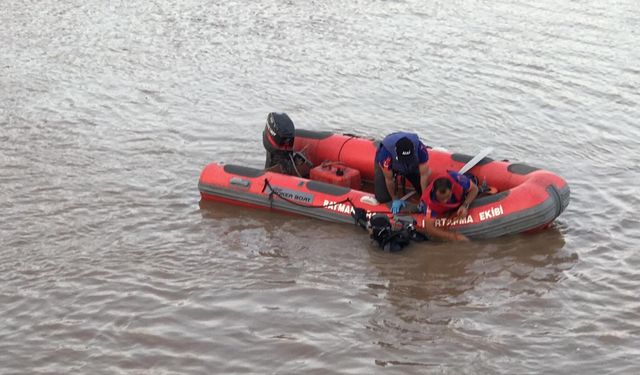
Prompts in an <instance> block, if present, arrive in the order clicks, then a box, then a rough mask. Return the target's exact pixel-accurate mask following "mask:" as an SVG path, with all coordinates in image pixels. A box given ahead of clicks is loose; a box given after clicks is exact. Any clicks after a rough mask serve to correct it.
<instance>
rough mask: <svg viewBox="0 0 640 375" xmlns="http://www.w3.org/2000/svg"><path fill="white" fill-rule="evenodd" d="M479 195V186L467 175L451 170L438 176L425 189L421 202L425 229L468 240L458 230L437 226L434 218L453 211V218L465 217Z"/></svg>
mask: <svg viewBox="0 0 640 375" xmlns="http://www.w3.org/2000/svg"><path fill="white" fill-rule="evenodd" d="M477 196H478V186H477V185H476V184H475V183H474V182H473V181H472V180H471V179H469V178H468V177H467V176H465V175H462V174H459V173H458V172H454V171H449V172H447V174H445V175H443V176H439V177H436V178H435V179H434V180H433V182H432V183H431V185H429V187H428V188H427V189H426V190H425V191H424V193H423V194H422V197H421V198H420V204H421V206H422V207H423V209H424V213H425V226H424V228H425V231H426V233H427V234H428V235H430V236H435V237H438V238H441V239H446V240H452V241H467V240H468V239H467V237H466V236H464V235H462V234H460V233H456V232H451V231H448V230H445V229H441V228H437V227H436V226H435V225H434V219H435V218H437V217H442V216H444V215H446V214H450V213H453V212H454V211H455V215H454V216H453V218H465V217H467V215H468V210H469V205H470V204H471V202H472V201H473V200H474V199H475V198H476V197H477Z"/></svg>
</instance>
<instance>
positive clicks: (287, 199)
mask: <svg viewBox="0 0 640 375" xmlns="http://www.w3.org/2000/svg"><path fill="white" fill-rule="evenodd" d="M266 188H269V190H270V192H269V201H270V204H271V206H270V208H273V196H274V195H275V196H277V197H278V198H280V199H282V200H283V201H285V202H288V203H291V204H293V205H296V206H300V207H305V208H328V207H331V206H335V205H338V204H343V203H349V204H350V205H351V207H353V209H354V210H355V209H357V208H358V207H356V205H355V204H353V202H352V201H351V198H345V199H343V200H341V201H338V202H331V203H328V204H318V205H313V204H304V203H300V202H296V201H294V200H292V199H289V198H287V197H285V196H284V195H282V194H281V193H279V192H278V191H276V190H275V189H274V188H273V186H271V183H270V182H269V180H268V179H266V178H265V179H264V187H263V188H262V192H264V191H265V190H266Z"/></svg>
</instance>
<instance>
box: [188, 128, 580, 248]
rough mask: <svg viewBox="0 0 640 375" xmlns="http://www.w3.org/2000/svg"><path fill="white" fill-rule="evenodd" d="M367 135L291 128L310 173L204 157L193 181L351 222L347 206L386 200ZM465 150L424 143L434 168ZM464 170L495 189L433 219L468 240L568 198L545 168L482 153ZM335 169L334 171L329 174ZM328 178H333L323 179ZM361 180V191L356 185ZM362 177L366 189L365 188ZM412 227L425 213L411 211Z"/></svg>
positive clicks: (214, 192)
mask: <svg viewBox="0 0 640 375" xmlns="http://www.w3.org/2000/svg"><path fill="white" fill-rule="evenodd" d="M377 146H378V143H377V142H376V141H374V140H372V139H367V138H362V137H357V136H353V135H348V134H345V135H340V134H333V133H330V132H317V131H309V130H302V129H299V130H296V137H295V145H294V149H295V150H297V151H302V152H304V154H305V155H307V157H308V158H309V160H310V161H311V162H312V163H313V164H314V165H315V166H316V167H315V168H314V170H312V173H311V176H310V177H311V179H304V178H299V177H294V176H288V175H283V174H279V173H272V172H266V171H264V170H262V169H256V168H250V167H246V166H239V165H233V164H223V163H211V164H209V165H207V166H206V167H205V168H204V170H203V171H202V174H201V175H200V181H199V184H198V187H199V189H200V193H201V196H202V199H204V200H215V201H220V202H226V203H230V204H235V205H242V206H248V207H255V208H266V209H273V210H277V211H283V212H290V213H295V214H301V215H306V216H310V217H315V218H318V219H323V220H329V221H334V222H341V223H350V224H353V223H354V219H353V217H352V215H351V214H352V212H353V211H354V207H357V208H362V209H364V210H366V211H367V213H368V214H373V213H377V212H388V213H389V215H390V216H391V213H390V212H389V211H390V204H380V203H378V202H377V201H376V199H375V197H374V195H373V193H372V188H371V184H370V183H371V181H373V177H374V161H373V160H374V155H375V152H376V149H377ZM471 158H472V156H469V155H463V154H456V153H449V152H446V151H441V150H434V149H429V167H430V168H431V170H432V171H433V172H434V174H435V173H445V172H446V171H447V170H456V171H457V170H459V169H460V168H461V167H462V166H463V165H464V164H465V163H466V162H468V161H469V160H471ZM470 173H471V174H473V175H474V176H476V177H477V179H478V181H479V182H480V183H481V184H483V185H484V184H486V185H488V186H490V187H491V188H492V190H494V192H495V194H491V195H486V196H481V197H479V198H476V199H475V200H474V201H473V203H472V204H471V206H470V207H469V210H468V212H469V214H468V216H467V217H466V218H461V219H456V220H454V221H452V220H450V219H447V218H438V219H436V226H440V227H451V228H452V229H454V230H456V231H458V232H460V233H462V234H464V235H465V236H467V237H469V238H472V239H480V238H493V237H498V236H502V235H507V234H513V233H521V232H528V231H534V230H538V229H542V228H545V227H547V226H548V225H549V224H551V222H553V220H554V219H555V218H556V217H558V215H560V214H561V213H562V212H563V211H564V209H565V208H566V207H567V205H568V204H569V197H570V189H569V185H568V184H567V183H566V182H565V180H564V179H562V178H561V177H559V176H558V175H556V174H554V173H551V172H549V171H546V170H543V169H539V168H535V167H531V166H528V165H526V164H520V163H510V162H508V161H495V160H492V159H490V158H484V159H482V160H481V161H480V162H479V163H478V164H477V165H476V166H475V167H473V168H472V169H471V170H470ZM332 175H335V176H332ZM328 182H334V183H328ZM361 184H363V185H364V186H365V187H364V188H363V189H364V190H358V187H359V186H361ZM367 184H368V185H369V188H368V189H367ZM414 207H415V206H413V207H411V205H409V207H407V211H408V212H403V213H401V214H402V215H411V216H413V218H414V219H415V220H416V223H417V224H416V226H417V227H418V228H420V227H423V226H424V215H422V214H416V213H411V209H412V208H414Z"/></svg>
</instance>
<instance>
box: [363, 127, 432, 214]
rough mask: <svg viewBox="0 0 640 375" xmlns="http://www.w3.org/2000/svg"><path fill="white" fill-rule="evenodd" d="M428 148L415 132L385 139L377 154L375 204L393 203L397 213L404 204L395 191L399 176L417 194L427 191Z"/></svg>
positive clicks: (428, 172) (397, 190) (393, 210)
mask: <svg viewBox="0 0 640 375" xmlns="http://www.w3.org/2000/svg"><path fill="white" fill-rule="evenodd" d="M428 161H429V154H428V152H427V147H426V146H425V145H424V144H423V143H422V142H421V141H420V138H419V137H418V135H417V134H415V133H408V132H397V133H391V134H389V135H388V136H386V137H385V138H384V139H383V140H382V142H380V146H379V147H378V150H377V152H376V156H375V176H374V189H375V196H376V199H377V200H378V202H380V203H386V202H390V201H392V204H391V212H392V213H394V214H397V213H398V212H400V210H401V209H402V208H403V207H404V206H405V205H406V203H405V202H404V200H402V199H401V191H400V189H398V184H397V180H398V177H404V178H402V179H401V181H404V180H405V179H407V180H409V182H410V183H411V185H412V186H413V188H414V189H415V190H416V192H417V193H418V195H419V196H420V195H421V194H422V191H423V190H425V189H426V187H427V183H428V180H429V176H430V175H431V170H430V169H429V166H428V163H427V162H428Z"/></svg>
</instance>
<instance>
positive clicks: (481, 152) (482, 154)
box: [458, 147, 493, 174]
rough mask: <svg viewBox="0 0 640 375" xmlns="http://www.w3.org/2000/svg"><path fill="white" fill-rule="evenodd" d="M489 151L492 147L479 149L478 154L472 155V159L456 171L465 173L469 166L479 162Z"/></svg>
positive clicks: (471, 166)
mask: <svg viewBox="0 0 640 375" xmlns="http://www.w3.org/2000/svg"><path fill="white" fill-rule="evenodd" d="M491 151H493V147H487V148H485V149H484V150H482V151H480V152H479V153H478V155H476V156H474V157H473V159H471V160H469V161H468V162H467V164H465V165H463V166H462V168H460V171H458V173H460V174H465V173H466V172H468V171H469V170H470V169H471V168H473V167H475V166H476V164H478V163H479V162H480V160H482V159H484V158H485V157H486V156H487V155H489V154H490V153H491Z"/></svg>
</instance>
